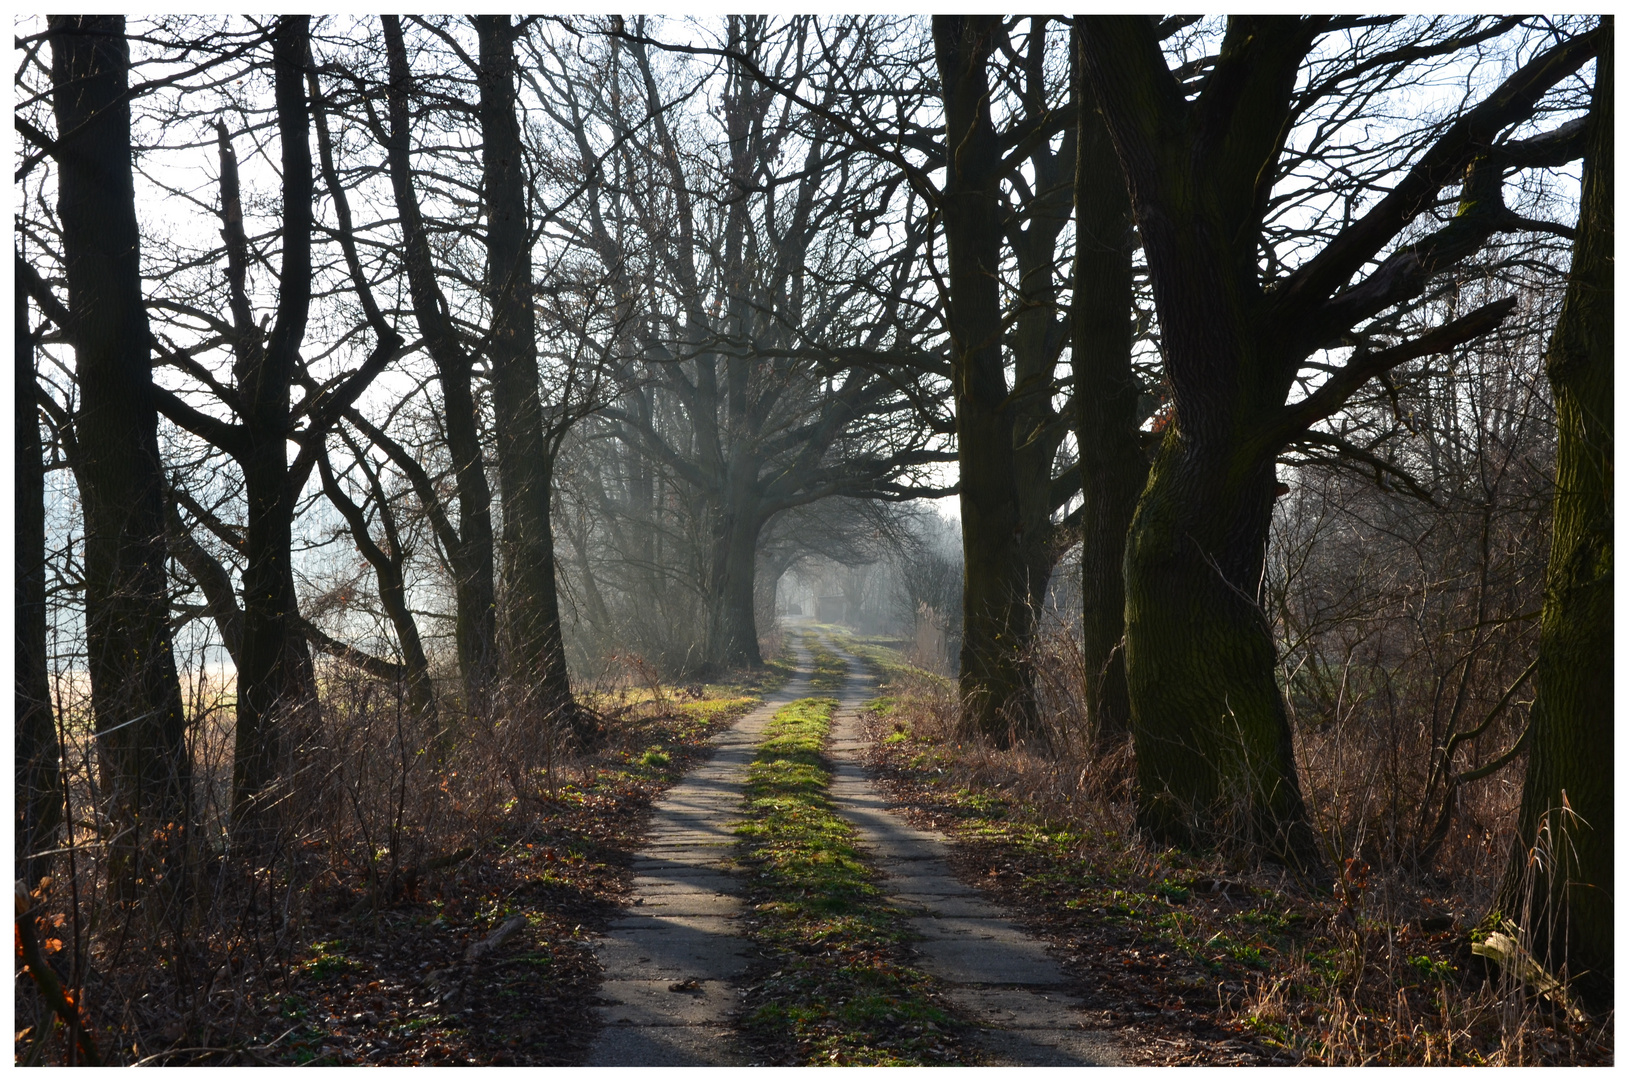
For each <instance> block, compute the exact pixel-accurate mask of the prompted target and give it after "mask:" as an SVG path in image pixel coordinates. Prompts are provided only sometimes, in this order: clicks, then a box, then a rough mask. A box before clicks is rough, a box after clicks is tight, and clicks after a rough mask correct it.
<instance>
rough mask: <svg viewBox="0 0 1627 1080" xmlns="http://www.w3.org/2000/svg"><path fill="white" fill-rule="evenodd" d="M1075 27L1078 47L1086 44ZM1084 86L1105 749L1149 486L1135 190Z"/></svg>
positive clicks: (1081, 321) (1092, 544)
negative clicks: (1135, 534)
mask: <svg viewBox="0 0 1627 1080" xmlns="http://www.w3.org/2000/svg"><path fill="white" fill-rule="evenodd" d="M1078 36H1079V31H1078V29H1077V28H1076V29H1075V30H1074V38H1075V41H1074V47H1075V48H1076V49H1077V48H1078V47H1079V43H1078ZM1076 77H1077V79H1078V80H1079V82H1080V84H1081V85H1079V86H1078V88H1077V89H1076V97H1077V98H1078V100H1079V154H1078V166H1077V169H1078V171H1077V173H1076V179H1075V182H1074V204H1075V207H1076V217H1075V220H1076V222H1077V253H1076V255H1075V257H1074V259H1075V261H1074V290H1073V387H1074V389H1073V401H1074V409H1075V425H1076V426H1075V437H1076V438H1077V440H1078V443H1079V478H1080V494H1081V496H1082V497H1083V502H1082V505H1081V507H1080V510H1079V518H1080V551H1079V572H1080V586H1081V588H1080V600H1081V606H1082V609H1083V610H1082V614H1083V627H1082V633H1081V635H1080V652H1081V653H1082V655H1083V657H1084V662H1085V672H1086V674H1085V688H1084V689H1085V711H1086V714H1087V716H1088V718H1089V721H1090V724H1091V727H1092V728H1093V729H1094V731H1095V735H1096V739H1097V745H1098V747H1099V748H1101V749H1110V748H1114V747H1117V746H1121V745H1123V743H1124V742H1125V741H1126V740H1127V739H1128V738H1129V732H1130V689H1129V685H1128V683H1126V682H1125V675H1124V545H1125V537H1126V535H1127V534H1128V532H1129V529H1130V518H1131V516H1132V515H1133V514H1134V513H1135V505H1136V498H1137V496H1139V495H1140V494H1141V489H1142V487H1143V486H1144V485H1145V484H1146V481H1147V458H1146V454H1145V453H1143V451H1142V449H1141V443H1140V438H1139V435H1140V433H1139V431H1138V430H1137V423H1136V421H1137V410H1136V406H1137V403H1138V398H1139V395H1140V386H1139V384H1138V383H1137V381H1136V377H1135V371H1134V369H1133V368H1132V366H1131V346H1132V344H1133V342H1134V327H1133V325H1132V320H1131V315H1132V313H1133V309H1134V304H1133V298H1132V259H1133V256H1134V252H1135V241H1134V232H1133V222H1132V219H1131V215H1130V194H1129V191H1128V190H1127V189H1126V188H1125V185H1124V174H1123V172H1122V171H1121V170H1120V169H1119V164H1118V159H1117V158H1116V157H1115V156H1114V153H1113V143H1112V140H1111V139H1110V138H1109V137H1108V133H1107V125H1106V124H1105V123H1104V122H1103V120H1102V116H1101V112H1100V110H1099V109H1098V108H1097V107H1096V99H1095V95H1094V94H1093V93H1092V92H1091V91H1090V89H1089V87H1088V86H1086V85H1084V73H1083V71H1082V70H1079V71H1078V72H1077V76H1076Z"/></svg>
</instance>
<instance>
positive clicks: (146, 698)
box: [49, 15, 192, 895]
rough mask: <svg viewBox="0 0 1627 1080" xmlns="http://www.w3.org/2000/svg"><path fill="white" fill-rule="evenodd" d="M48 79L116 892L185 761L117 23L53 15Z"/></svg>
mask: <svg viewBox="0 0 1627 1080" xmlns="http://www.w3.org/2000/svg"><path fill="white" fill-rule="evenodd" d="M49 25H50V30H51V57H52V63H51V76H52V82H53V84H54V86H55V90H54V92H53V98H54V107H55V112H56V124H57V130H58V131H59V132H62V133H63V134H62V138H61V141H60V142H59V144H58V151H57V161H58V190H59V196H58V203H57V207H58V212H59V215H60V219H61V222H62V248H63V257H64V262H65V264H66V271H67V278H68V313H69V325H68V326H67V327H66V329H67V336H68V339H69V341H70V342H71V344H72V345H73V349H74V362H75V368H76V372H77V375H78V383H79V394H80V404H79V411H78V413H77V415H76V417H75V421H74V436H75V440H76V443H77V455H78V459H79V460H78V467H77V469H76V475H77V478H78V481H79V493H80V498H81V499H82V501H83V504H84V515H85V632H86V645H87V665H88V668H89V672H90V681H91V708H92V712H93V714H94V719H95V725H96V731H97V734H98V738H97V747H98V753H99V756H100V759H101V771H102V781H103V785H102V791H103V794H104V797H105V798H106V800H107V809H108V814H109V819H110V822H111V824H112V828H113V835H114V837H115V840H114V845H113V847H112V848H111V849H110V857H111V860H112V866H111V874H112V877H113V880H114V881H115V882H116V883H118V887H119V888H120V889H121V890H122V891H123V892H124V893H125V894H126V895H132V894H133V893H134V891H135V881H136V878H137V876H138V875H141V874H142V873H143V863H144V862H145V855H146V851H145V850H144V849H145V848H146V845H148V844H151V843H153V842H154V841H153V839H152V838H154V837H158V838H160V839H159V840H158V841H157V846H158V849H159V850H157V851H155V852H152V854H153V855H155V856H156V857H157V858H160V859H162V858H163V857H164V855H165V853H166V852H167V851H171V850H173V849H174V848H175V847H177V846H178V845H179V844H180V843H181V842H182V841H183V840H184V838H185V831H186V826H187V825H188V824H189V822H190V818H191V791H192V770H191V759H190V757H189V755H188V752H187V745H186V716H185V713H184V711H183V709H182V706H181V686H180V681H179V679H178V678H177V675H176V670H175V659H174V655H173V653H172V651H171V646H170V626H169V597H168V595H167V592H166V589H165V584H166V583H165V543H164V483H163V480H164V478H163V467H162V463H161V462H160V460H159V456H158V413H157V410H156V407H155V405H154V401H153V388H152V363H151V355H150V351H149V350H150V347H151V346H150V342H151V337H150V335H149V332H148V327H147V310H146V307H145V304H144V301H143V297H142V293H141V238H140V233H139V230H138V228H137V224H136V212H135V185H134V180H133V177H132V173H131V157H130V106H129V99H128V87H129V64H130V59H129V50H128V45H127V43H126V41H125V37H124V19H123V17H122V16H116V15H113V16H97V15H84V16H76V15H57V16H52V17H51V18H50V21H49Z"/></svg>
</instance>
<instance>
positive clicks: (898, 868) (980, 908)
mask: <svg viewBox="0 0 1627 1080" xmlns="http://www.w3.org/2000/svg"><path fill="white" fill-rule="evenodd" d="M826 645H827V647H828V648H830V649H831V650H832V651H834V652H836V653H837V654H838V655H839V656H841V657H842V658H843V659H844V660H845V661H846V663H847V668H848V679H847V685H846V686H845V687H844V690H843V693H842V695H841V696H840V698H839V701H840V703H841V704H840V708H839V709H838V711H837V714H836V718H835V723H834V725H833V727H832V731H831V742H830V748H829V751H828V752H829V754H830V757H831V759H832V762H833V764H834V765H835V769H834V779H833V781H832V783H831V796H832V798H833V799H834V800H835V801H836V804H837V807H838V812H839V813H841V814H842V816H844V817H845V818H847V820H848V821H849V822H850V823H852V825H853V826H854V828H856V829H857V830H858V832H859V836H860V838H861V839H862V840H863V842H864V845H865V846H866V847H867V848H869V849H870V852H871V854H872V855H873V857H874V860H875V865H877V866H879V867H881V868H882V869H883V870H885V871H886V873H887V881H886V884H887V886H888V888H889V895H890V898H891V899H892V901H893V902H894V903H895V904H897V905H898V906H900V907H902V908H904V909H905V910H908V911H913V912H915V913H916V914H915V915H914V916H913V917H912V918H911V919H910V928H911V929H912V930H913V931H915V932H916V933H917V934H919V935H920V936H921V939H922V940H920V941H919V942H917V943H916V945H915V948H916V951H917V952H918V953H919V955H920V958H921V969H922V970H923V971H926V972H927V973H928V974H930V975H933V976H936V977H937V978H938V979H940V980H941V981H942V982H943V983H944V984H945V985H946V987H947V988H948V993H947V994H946V996H947V997H948V999H949V1000H950V1001H951V1002H953V1003H954V1004H955V1005H957V1006H959V1007H960V1008H961V1009H962V1010H964V1012H965V1014H966V1015H967V1016H970V1017H972V1018H974V1019H976V1020H977V1021H978V1022H979V1023H981V1024H984V1025H986V1027H985V1029H984V1030H982V1031H980V1032H979V1033H978V1036H977V1039H978V1042H979V1043H980V1044H981V1047H982V1049H983V1052H984V1055H985V1056H986V1058H987V1059H988V1063H989V1064H991V1065H1117V1064H1121V1063H1122V1059H1121V1057H1120V1055H1119V1054H1118V1053H1117V1050H1116V1046H1115V1043H1114V1041H1113V1038H1112V1036H1111V1035H1110V1034H1109V1033H1107V1032H1102V1031H1090V1030H1087V1029H1086V1028H1085V1027H1084V1025H1083V1024H1082V1023H1081V1021H1080V1016H1079V1012H1078V1011H1077V1010H1078V1009H1079V1008H1080V1007H1081V1003H1080V1002H1079V1001H1078V999H1076V998H1074V997H1071V996H1070V995H1068V994H1066V993H1064V992H1063V987H1064V986H1065V985H1066V984H1067V983H1068V982H1069V981H1070V980H1069V977H1068V976H1067V975H1066V974H1065V973H1064V972H1063V970H1062V968H1061V966H1060V965H1058V964H1057V962H1056V961H1055V960H1053V959H1052V958H1051V956H1050V954H1049V953H1048V952H1047V951H1046V948H1045V946H1044V945H1043V944H1041V943H1040V942H1039V941H1037V940H1035V939H1034V938H1032V937H1030V936H1029V935H1027V934H1025V933H1023V931H1022V930H1021V929H1019V928H1018V927H1017V925H1016V924H1015V923H1013V922H1012V921H1011V920H1010V919H1008V918H1006V917H1005V915H1004V913H1003V912H1002V911H1001V909H1000V908H998V907H996V906H995V905H993V904H990V903H988V902H987V901H985V900H984V899H982V897H981V895H980V894H979V893H978V891H977V890H975V889H973V888H971V887H969V886H966V885H963V884H961V883H960V881H959V880H957V879H956V878H955V875H954V874H953V873H952V872H951V871H950V869H949V866H948V863H947V862H945V858H944V857H945V855H946V854H947V851H948V840H947V839H946V838H945V837H944V836H943V834H941V833H936V832H924V831H922V830H920V829H917V828H914V827H912V826H910V825H909V824H907V823H906V822H905V821H904V820H903V819H902V818H901V817H899V816H898V815H897V814H893V813H889V812H888V810H887V803H886V799H885V798H884V797H883V796H882V794H881V792H880V791H879V790H878V789H877V788H876V787H875V785H873V784H872V783H871V782H870V781H869V780H868V779H867V778H866V777H865V775H864V772H863V770H862V769H861V768H860V766H859V755H860V753H861V751H862V750H863V739H862V737H861V735H860V723H859V708H860V707H861V706H862V705H863V704H864V703H865V702H866V701H868V700H869V699H870V698H871V697H872V696H873V691H872V690H871V679H869V678H867V677H863V676H860V675H858V674H857V673H858V672H860V671H861V670H863V665H862V664H861V663H860V661H859V660H858V659H857V658H855V657H853V656H850V655H848V654H846V653H844V652H843V651H842V650H841V649H840V648H838V647H837V646H836V645H835V643H833V642H829V641H827V643H826Z"/></svg>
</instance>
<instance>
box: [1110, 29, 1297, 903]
mask: <svg viewBox="0 0 1627 1080" xmlns="http://www.w3.org/2000/svg"><path fill="white" fill-rule="evenodd" d="M1139 18H1140V17H1139V16H1137V17H1131V18H1124V19H1117V18H1104V19H1094V20H1090V21H1087V22H1086V23H1085V24H1084V27H1083V33H1082V35H1081V44H1082V51H1083V56H1084V59H1085V65H1084V66H1085V68H1086V70H1087V72H1088V73H1089V76H1090V84H1091V87H1092V89H1093V90H1094V91H1095V97H1096V100H1097V103H1098V105H1099V106H1100V107H1101V109H1102V112H1103V117H1104V121H1105V123H1106V126H1107V128H1108V130H1109V132H1110V133H1111V135H1112V138H1113V141H1114V145H1115V148H1116V150H1117V151H1118V156H1119V159H1120V162H1121V167H1122V168H1123V170H1124V171H1125V173H1126V176H1127V179H1128V181H1129V188H1130V192H1131V196H1132V204H1133V206H1134V208H1135V216H1136V221H1137V223H1138V224H1139V226H1140V232H1141V242H1142V246H1143V248H1144V249H1145V251H1146V254H1147V265H1148V269H1149V272H1150V275H1151V278H1152V284H1153V291H1154V295H1155V298H1156V300H1157V304H1158V314H1159V320H1160V328H1161V330H1162V332H1163V349H1164V354H1165V364H1166V371H1167V373H1168V378H1169V381H1170V385H1171V388H1172V391H1173V395H1174V407H1173V413H1172V418H1171V421H1170V425H1169V428H1168V431H1167V434H1166V436H1165V438H1164V442H1163V445H1162V447H1161V448H1160V450H1159V453H1158V457H1157V460H1156V461H1155V462H1154V464H1153V467H1152V471H1151V474H1150V476H1149V478H1148V481H1147V486H1146V489H1145V490H1144V491H1143V493H1142V495H1141V497H1140V502H1139V505H1138V506H1137V508H1136V511H1135V516H1134V518H1133V520H1132V522H1131V525H1130V531H1129V535H1128V537H1127V546H1126V551H1125V559H1124V578H1125V582H1124V587H1125V608H1124V619H1125V625H1124V650H1125V651H1124V659H1125V673H1126V683H1127V686H1128V690H1129V696H1130V726H1131V734H1132V737H1133V738H1134V741H1135V750H1136V772H1137V783H1138V817H1139V820H1140V822H1141V824H1142V826H1143V827H1144V828H1146V829H1147V830H1148V831H1149V832H1151V833H1152V834H1153V835H1155V836H1157V837H1160V838H1162V839H1165V840H1170V841H1174V842H1179V843H1197V844H1205V843H1211V842H1214V841H1215V840H1218V839H1221V838H1223V837H1237V838H1243V839H1253V840H1255V841H1258V842H1260V843H1262V844H1264V845H1265V846H1266V848H1267V849H1268V850H1269V851H1271V852H1272V853H1273V854H1274V855H1275V856H1276V857H1277V858H1281V859H1283V860H1285V861H1287V862H1289V863H1291V864H1293V865H1297V866H1299V867H1301V868H1303V869H1306V870H1310V871H1313V872H1315V871H1317V870H1319V869H1320V866H1321V860H1320V856H1319V854H1318V851H1317V847H1316V843H1315V836H1314V834H1313V832H1312V830H1311V828H1310V824H1309V819H1308V816H1307V814H1306V812H1305V807H1304V803H1303V800H1302V798H1301V796H1300V790H1299V780H1298V773H1297V770H1296V768H1295V763H1294V754H1293V737H1292V732H1291V731H1290V729H1289V726H1288V717H1287V709H1286V707H1285V706H1284V704H1283V701H1282V696H1281V692H1280V691H1279V690H1278V687H1277V682H1276V670H1275V664H1276V651H1275V645H1274V643H1273V641H1272V637H1271V628H1270V626H1269V624H1268V623H1267V621H1266V618H1265V614H1264V612H1263V611H1262V609H1261V608H1260V605H1259V590H1260V581H1261V575H1262V571H1263V568H1264V565H1265V543H1266V537H1267V535H1268V532H1269V529H1270V523H1271V509H1272V504H1273V502H1274V501H1275V496H1276V473H1275V458H1276V455H1275V449H1276V448H1275V447H1274V446H1267V445H1264V444H1263V443H1262V442H1261V441H1260V440H1259V438H1258V434H1259V432H1260V431H1261V430H1263V429H1265V428H1266V427H1267V426H1268V425H1269V424H1270V423H1271V422H1272V421H1273V420H1274V419H1275V418H1276V417H1277V416H1278V415H1279V414H1280V411H1281V408H1282V403H1283V401H1284V400H1285V398H1286V396H1287V393H1288V389H1289V385H1290V383H1291V378H1292V374H1293V371H1294V366H1293V365H1291V364H1284V363H1283V362H1282V360H1281V356H1280V353H1279V351H1278V348H1277V346H1276V343H1274V342H1273V341H1271V340H1269V335H1262V333H1261V332H1260V327H1261V326H1263V325H1265V319H1264V303H1265V300H1264V297H1263V294H1262V291H1261V288H1260V284H1259V276H1258V269H1257V267H1256V264H1255V259H1256V255H1257V252H1256V243H1257V240H1256V231H1255V229H1254V227H1253V225H1252V223H1253V222H1254V218H1253V217H1252V216H1251V215H1253V214H1255V213H1256V212H1257V197H1258V196H1257V190H1256V184H1257V182H1258V170H1259V167H1260V166H1259V164H1258V162H1259V161H1260V160H1265V159H1267V158H1268V157H1269V153H1270V152H1273V151H1274V147H1275V145H1276V144H1275V138H1276V129H1275V128H1273V127H1271V126H1270V125H1269V124H1264V125H1262V123H1261V122H1260V120H1259V119H1258V117H1255V116H1252V115H1250V116H1249V117H1247V118H1246V119H1244V120H1240V121H1239V123H1241V124H1246V125H1248V126H1247V127H1246V128H1243V129H1228V130H1233V131H1243V132H1245V134H1234V135H1233V136H1232V137H1231V139H1230V141H1229V142H1228V143H1226V144H1225V146H1224V148H1223V149H1224V153H1225V154H1226V155H1234V156H1235V160H1233V157H1230V156H1222V157H1220V158H1218V159H1213V158H1209V157H1205V156H1204V155H1203V154H1201V153H1197V152H1195V151H1192V150H1191V149H1190V148H1189V146H1188V143H1187V140H1188V139H1189V138H1193V136H1191V135H1190V132H1189V131H1188V130H1187V128H1186V127H1185V126H1184V123H1185V121H1184V120H1183V117H1185V116H1186V114H1184V113H1182V112H1181V111H1180V110H1181V109H1184V108H1186V106H1185V105H1184V104H1179V105H1177V104H1175V103H1174V101H1175V93H1176V91H1172V90H1170V89H1169V84H1170V83H1171V82H1172V80H1169V77H1168V73H1167V68H1164V66H1163V64H1164V61H1163V57H1162V54H1161V53H1160V52H1159V50H1158V49H1157V46H1156V43H1155V42H1148V41H1147V40H1146V38H1145V36H1144V35H1145V34H1147V33H1150V31H1149V30H1147V28H1146V26H1145V25H1144V22H1145V21H1144V20H1142V21H1141V22H1137V21H1136V20H1137V19H1139ZM1242 25H1243V24H1242V23H1239V22H1237V21H1236V20H1234V25H1233V27H1232V28H1231V29H1230V30H1229V31H1228V35H1227V48H1228V49H1236V48H1237V43H1238V42H1239V41H1242V42H1244V43H1245V44H1244V45H1243V46H1242V48H1243V49H1244V50H1245V51H1246V50H1248V49H1254V50H1264V51H1265V52H1267V53H1268V54H1269V60H1266V59H1256V60H1255V61H1253V65H1254V67H1255V68H1256V70H1257V71H1258V72H1259V84H1260V85H1259V87H1258V89H1257V91H1254V92H1256V93H1257V94H1258V97H1257V98H1253V99H1250V100H1251V101H1252V103H1253V104H1252V108H1253V109H1254V110H1256V111H1258V112H1259V113H1260V115H1261V116H1266V117H1270V116H1276V115H1279V110H1280V111H1281V112H1282V113H1285V112H1286V109H1287V107H1288V95H1289V94H1290V93H1291V91H1292V87H1293V82H1292V77H1293V73H1294V72H1295V71H1296V70H1297V57H1298V56H1300V55H1303V48H1304V47H1306V46H1305V42H1304V40H1301V39H1302V38H1304V36H1305V35H1306V34H1307V33H1309V31H1308V29H1307V27H1306V26H1305V25H1304V24H1302V23H1299V22H1295V21H1294V20H1276V21H1272V20H1256V21H1255V23H1250V24H1249V25H1254V26H1255V28H1256V31H1257V32H1256V33H1254V34H1253V35H1252V36H1250V35H1248V34H1247V33H1244V32H1242V30H1241V27H1242ZM1306 40H1308V39H1306ZM1228 60H1229V61H1232V62H1237V61H1236V58H1234V57H1232V56H1230V54H1228ZM1141 65H1145V68H1143V67H1142V66H1141ZM1147 72H1152V74H1151V75H1149V74H1147ZM1158 72H1163V74H1162V75H1159V74H1158ZM1251 74H1252V73H1251ZM1159 80H1163V81H1159ZM1149 83H1151V84H1154V85H1155V87H1156V89H1155V90H1149V89H1147V86H1148V84H1149ZM1156 93H1166V94H1168V97H1167V98H1159V97H1156V96H1153V97H1150V98H1148V97H1145V95H1154V94H1156ZM1268 129H1269V130H1268ZM1203 145H1204V147H1205V149H1210V147H1209V144H1208V143H1204V144H1203ZM1213 152H1214V153H1215V154H1221V152H1222V151H1221V150H1220V149H1215V150H1213ZM1251 162H1252V163H1254V164H1253V165H1250V164H1249V163H1251ZM1223 165H1224V166H1225V167H1224V168H1223V167H1222V166H1223ZM1239 221H1241V222H1247V223H1251V224H1246V225H1244V226H1242V227H1241V228H1239V227H1238V226H1237V225H1236V224H1235V223H1236V222H1239Z"/></svg>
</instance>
